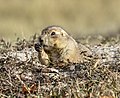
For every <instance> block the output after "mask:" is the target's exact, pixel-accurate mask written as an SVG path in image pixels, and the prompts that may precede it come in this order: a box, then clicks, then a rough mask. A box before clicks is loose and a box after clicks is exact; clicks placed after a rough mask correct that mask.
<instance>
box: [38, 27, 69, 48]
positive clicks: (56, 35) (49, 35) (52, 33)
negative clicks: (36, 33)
mask: <svg viewBox="0 0 120 98" xmlns="http://www.w3.org/2000/svg"><path fill="white" fill-rule="evenodd" d="M68 36H69V35H68V34H67V33H66V31H65V30H63V29H62V28H61V27H59V26H49V27H46V28H45V29H43V30H42V33H41V36H40V37H39V42H40V43H41V44H42V45H43V47H44V49H47V50H49V49H50V48H58V49H60V48H64V47H65V46H66V45H67V40H68V38H69V37H68Z"/></svg>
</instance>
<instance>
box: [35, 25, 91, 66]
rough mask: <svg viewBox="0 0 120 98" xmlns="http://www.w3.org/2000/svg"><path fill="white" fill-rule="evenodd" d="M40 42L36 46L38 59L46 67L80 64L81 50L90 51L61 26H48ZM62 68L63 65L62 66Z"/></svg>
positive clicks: (81, 58) (42, 33)
mask: <svg viewBox="0 0 120 98" xmlns="http://www.w3.org/2000/svg"><path fill="white" fill-rule="evenodd" d="M38 39H39V42H38V43H37V44H35V49H36V51H38V58H39V60H40V62H41V63H42V64H44V65H49V64H57V65H60V64H61V63H62V64H68V63H80V61H82V60H83V56H81V55H80V50H82V51H87V52H88V51H89V52H90V50H89V49H88V48H87V47H85V46H84V45H82V44H81V45H80V46H78V43H77V42H76V41H75V40H74V39H73V38H72V37H71V36H70V35H69V34H68V33H67V32H66V31H65V30H64V29H63V28H62V27H60V26H48V27H46V28H45V29H43V30H42V32H41V35H40V36H39V38H38ZM60 66H61V65H60Z"/></svg>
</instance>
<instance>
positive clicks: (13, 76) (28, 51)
mask: <svg viewBox="0 0 120 98" xmlns="http://www.w3.org/2000/svg"><path fill="white" fill-rule="evenodd" d="M91 39H93V37H91ZM91 39H90V38H88V40H87V41H86V40H85V39H84V38H81V39H79V40H78V41H81V42H82V43H84V44H85V45H87V46H88V47H89V48H91V49H92V51H94V52H96V53H97V54H99V57H100V58H99V59H95V58H92V59H90V60H87V61H85V62H84V63H81V64H69V65H68V66H67V67H65V68H54V67H47V66H44V65H41V64H40V62H39V61H38V59H37V53H36V51H35V49H34V43H35V41H36V35H35V36H34V37H32V38H31V39H30V40H29V41H27V40H25V39H24V40H21V39H17V41H16V44H14V45H13V44H11V43H9V42H6V41H5V40H3V39H2V40H1V41H0V97H1V98H4V97H5V98H6V97H8V98H15V97H16V96H17V97H19V98H24V97H27V98H28V97H29V98H119V97H120V66H119V65H120V37H114V38H104V37H102V36H101V39H100V38H99V37H95V38H94V41H95V40H99V41H97V43H94V44H91V42H90V41H91ZM88 42H89V43H88ZM73 66H74V67H73Z"/></svg>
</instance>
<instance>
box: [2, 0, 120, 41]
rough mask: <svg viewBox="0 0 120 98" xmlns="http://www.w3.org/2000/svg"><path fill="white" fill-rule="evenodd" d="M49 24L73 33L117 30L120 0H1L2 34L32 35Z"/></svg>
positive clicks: (75, 34)
mask: <svg viewBox="0 0 120 98" xmlns="http://www.w3.org/2000/svg"><path fill="white" fill-rule="evenodd" d="M49 25H60V26H62V27H63V28H65V29H66V30H67V31H68V32H70V34H71V35H73V36H74V37H79V36H82V35H88V34H99V33H100V34H105V35H106V34H107V35H109V34H110V33H116V32H118V31H119V29H120V26H119V25H120V0H0V38H5V39H7V40H12V41H14V40H15V39H16V38H17V37H21V38H29V37H30V36H31V35H34V34H35V33H40V31H41V30H42V29H43V28H44V27H46V26H49Z"/></svg>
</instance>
